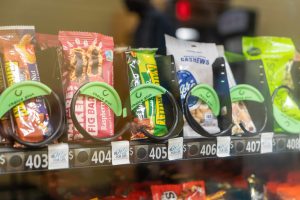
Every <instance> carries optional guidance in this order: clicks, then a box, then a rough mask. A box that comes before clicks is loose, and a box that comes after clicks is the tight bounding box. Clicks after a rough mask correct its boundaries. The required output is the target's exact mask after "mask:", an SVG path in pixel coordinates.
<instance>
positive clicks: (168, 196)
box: [161, 191, 177, 200]
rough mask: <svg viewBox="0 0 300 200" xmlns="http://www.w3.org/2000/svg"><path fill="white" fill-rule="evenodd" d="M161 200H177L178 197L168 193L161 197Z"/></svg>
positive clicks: (170, 192)
mask: <svg viewBox="0 0 300 200" xmlns="http://www.w3.org/2000/svg"><path fill="white" fill-rule="evenodd" d="M161 200H177V195H176V194H175V192H173V191H166V192H164V193H163V194H162V195H161Z"/></svg>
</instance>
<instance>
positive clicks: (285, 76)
mask: <svg viewBox="0 0 300 200" xmlns="http://www.w3.org/2000/svg"><path fill="white" fill-rule="evenodd" d="M242 43H243V53H244V55H245V57H246V58H247V59H248V60H257V59H261V60H262V62H263V65H264V70H265V73H266V77H267V81H268V86H269V89H270V93H271V94H270V95H272V94H273V92H274V91H275V90H276V88H278V87H280V86H282V85H285V86H288V87H289V88H291V89H292V90H293V89H295V88H294V83H293V81H292V78H291V68H292V64H293V59H294V56H295V52H296V50H295V46H294V43H293V41H292V40H291V39H290V38H283V37H243V41H242ZM274 108H275V109H276V110H277V109H278V110H279V111H280V112H282V113H284V114H285V115H286V116H288V117H290V118H292V119H294V120H298V121H300V112H299V108H298V106H297V104H296V102H295V101H294V99H292V98H291V96H290V95H289V93H288V91H287V90H280V91H279V92H278V94H277V96H276V98H275V100H274ZM274 131H275V132H284V130H283V129H282V128H281V127H280V126H279V125H278V124H277V123H276V122H275V124H274ZM298 131H299V130H298Z"/></svg>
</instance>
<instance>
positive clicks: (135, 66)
mask: <svg viewBox="0 0 300 200" xmlns="http://www.w3.org/2000/svg"><path fill="white" fill-rule="evenodd" d="M156 51H157V49H131V50H130V51H127V52H126V60H127V65H128V70H129V86H130V90H132V89H133V88H135V87H136V86H138V85H140V84H145V83H153V84H157V85H160V83H159V76H158V71H157V65H156V61H155V57H154V56H155V52H156ZM133 113H134V125H133V128H132V132H131V140H136V139H145V138H146V136H145V135H144V134H143V133H142V132H140V131H139V127H141V126H143V127H145V128H146V130H147V131H148V132H150V133H151V134H153V135H155V136H163V135H165V134H166V133H167V131H168V129H167V126H166V115H165V109H164V105H163V102H162V97H161V96H156V97H153V98H151V99H149V100H147V101H145V102H144V103H141V104H140V105H138V107H137V108H136V109H135V110H134V111H133Z"/></svg>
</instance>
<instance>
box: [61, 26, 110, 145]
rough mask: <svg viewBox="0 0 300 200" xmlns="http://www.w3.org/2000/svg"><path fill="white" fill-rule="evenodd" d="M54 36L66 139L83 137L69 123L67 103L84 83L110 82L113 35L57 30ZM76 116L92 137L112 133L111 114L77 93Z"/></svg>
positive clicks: (93, 99) (104, 106)
mask: <svg viewBox="0 0 300 200" xmlns="http://www.w3.org/2000/svg"><path fill="white" fill-rule="evenodd" d="M58 39H59V41H60V43H61V45H62V48H63V57H64V63H63V66H61V71H62V76H63V87H64V94H65V100H66V116H67V123H68V141H76V140H81V139H83V136H82V135H81V134H80V133H79V132H78V131H77V130H76V128H75V127H74V125H73V122H72V119H71V114H70V106H71V101H72V98H73V95H74V93H75V92H76V90H77V89H78V88H79V87H80V86H82V85H83V84H85V83H87V82H93V81H98V82H106V83H108V84H109V85H113V49H114V42H113V38H112V37H109V36H105V35H102V34H98V33H90V32H68V31H60V32H59V36H58ZM75 112H76V116H77V119H78V121H79V122H80V124H81V126H82V127H83V128H85V130H87V131H88V132H89V133H90V134H91V135H92V136H93V137H111V136H113V134H114V114H113V112H112V110H111V109H110V108H109V107H108V106H107V105H105V104H104V103H103V102H101V101H98V100H96V99H95V98H92V97H87V96H80V97H79V98H78V100H77V102H76V108H75Z"/></svg>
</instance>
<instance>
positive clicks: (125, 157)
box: [111, 141, 130, 165]
mask: <svg viewBox="0 0 300 200" xmlns="http://www.w3.org/2000/svg"><path fill="white" fill-rule="evenodd" d="M129 149H130V146H129V141H116V142H111V150H112V165H124V164H130V159H129Z"/></svg>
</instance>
